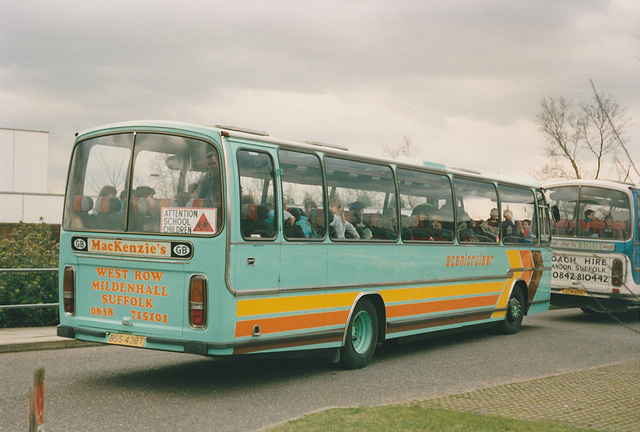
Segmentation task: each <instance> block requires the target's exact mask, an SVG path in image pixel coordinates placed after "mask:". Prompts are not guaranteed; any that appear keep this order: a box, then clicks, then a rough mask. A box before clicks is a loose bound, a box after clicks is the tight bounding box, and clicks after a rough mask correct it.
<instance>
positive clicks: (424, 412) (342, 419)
mask: <svg viewBox="0 0 640 432" xmlns="http://www.w3.org/2000/svg"><path fill="white" fill-rule="evenodd" d="M268 431H269V432H285V431H296V432H311V431H340V432H346V431H380V432H384V431H389V432H399V431H424V432H432V431H433V432H443V431H444V432H462V431H464V432H468V431H475V432H505V431H509V432H511V431H513V432H577V431H580V432H588V431H592V432H593V431H595V429H582V428H578V427H573V426H568V425H560V424H554V423H547V422H536V421H529V420H517V419H510V418H504V417H496V416H488V415H482V414H476V413H472V412H461V411H453V410H444V409H434V408H423V407H421V406H419V405H406V406H405V405H394V406H384V407H358V408H341V409H332V410H327V411H323V412H320V413H316V414H310V415H307V416H304V417H302V418H299V419H296V420H291V421H289V422H287V423H285V424H282V425H279V426H275V427H273V428H270V429H268Z"/></svg>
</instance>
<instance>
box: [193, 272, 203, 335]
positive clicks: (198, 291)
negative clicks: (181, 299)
mask: <svg viewBox="0 0 640 432" xmlns="http://www.w3.org/2000/svg"><path fill="white" fill-rule="evenodd" d="M189 325H190V326H191V327H192V328H195V329H203V328H205V327H206V326H207V278H205V277H204V276H202V275H196V276H191V280H190V281H189Z"/></svg>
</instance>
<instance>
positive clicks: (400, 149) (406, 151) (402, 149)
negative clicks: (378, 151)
mask: <svg viewBox="0 0 640 432" xmlns="http://www.w3.org/2000/svg"><path fill="white" fill-rule="evenodd" d="M382 152H383V153H384V154H386V155H387V156H389V157H390V158H392V159H397V158H398V157H400V156H406V157H415V156H416V148H415V144H414V143H413V138H412V137H411V135H406V134H405V135H402V142H400V143H399V144H397V145H395V146H394V145H391V144H385V146H384V148H383V149H382Z"/></svg>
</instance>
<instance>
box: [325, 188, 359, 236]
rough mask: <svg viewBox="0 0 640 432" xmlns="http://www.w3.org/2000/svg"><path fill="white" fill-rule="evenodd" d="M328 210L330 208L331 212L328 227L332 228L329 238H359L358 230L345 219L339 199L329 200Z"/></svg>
mask: <svg viewBox="0 0 640 432" xmlns="http://www.w3.org/2000/svg"><path fill="white" fill-rule="evenodd" d="M329 210H331V213H332V215H333V220H332V221H331V223H330V224H329V227H331V228H332V230H331V238H337V239H344V238H350V239H359V238H360V234H358V231H357V230H356V229H355V227H354V226H353V225H352V224H351V223H350V222H348V221H347V220H346V219H345V217H344V208H343V206H342V201H341V200H339V199H337V198H334V199H332V200H331V201H329ZM330 216H331V215H330Z"/></svg>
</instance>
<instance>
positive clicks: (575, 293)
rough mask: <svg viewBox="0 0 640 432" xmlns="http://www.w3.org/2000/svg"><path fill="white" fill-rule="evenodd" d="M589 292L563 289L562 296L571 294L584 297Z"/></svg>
mask: <svg viewBox="0 0 640 432" xmlns="http://www.w3.org/2000/svg"><path fill="white" fill-rule="evenodd" d="M586 293H587V292H586V291H585V290H581V289H577V288H562V294H571V295H577V296H583V295H585V294H586Z"/></svg>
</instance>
